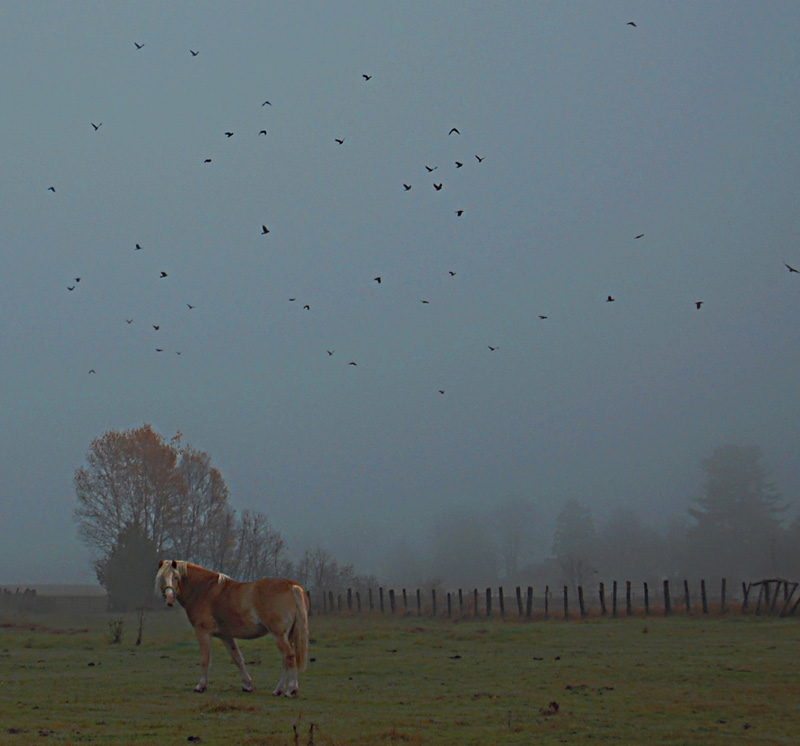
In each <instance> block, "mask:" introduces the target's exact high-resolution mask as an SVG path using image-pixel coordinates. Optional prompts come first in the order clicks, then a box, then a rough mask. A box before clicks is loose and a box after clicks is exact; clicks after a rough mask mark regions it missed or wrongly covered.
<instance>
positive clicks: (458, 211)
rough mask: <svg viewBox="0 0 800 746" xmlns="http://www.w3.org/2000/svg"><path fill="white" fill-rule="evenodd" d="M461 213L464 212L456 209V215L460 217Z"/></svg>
mask: <svg viewBox="0 0 800 746" xmlns="http://www.w3.org/2000/svg"><path fill="white" fill-rule="evenodd" d="M463 214H464V211H463V210H456V215H458V217H461V216H462V215H463Z"/></svg>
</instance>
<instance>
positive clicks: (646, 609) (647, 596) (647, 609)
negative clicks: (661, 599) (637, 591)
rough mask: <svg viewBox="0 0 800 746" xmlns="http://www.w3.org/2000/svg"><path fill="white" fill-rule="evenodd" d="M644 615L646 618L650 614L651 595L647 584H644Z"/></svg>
mask: <svg viewBox="0 0 800 746" xmlns="http://www.w3.org/2000/svg"><path fill="white" fill-rule="evenodd" d="M644 613H645V616H646V615H648V614H649V613H650V593H649V591H648V590H647V583H645V584H644Z"/></svg>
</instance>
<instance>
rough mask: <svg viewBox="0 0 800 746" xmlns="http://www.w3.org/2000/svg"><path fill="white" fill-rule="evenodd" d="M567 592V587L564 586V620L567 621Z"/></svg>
mask: <svg viewBox="0 0 800 746" xmlns="http://www.w3.org/2000/svg"><path fill="white" fill-rule="evenodd" d="M568 593H569V590H568V588H567V586H566V585H565V586H564V619H569V597H568Z"/></svg>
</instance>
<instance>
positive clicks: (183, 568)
mask: <svg viewBox="0 0 800 746" xmlns="http://www.w3.org/2000/svg"><path fill="white" fill-rule="evenodd" d="M172 562H173V560H164V562H163V563H162V565H161V567H159V568H158V572H157V573H156V593H158V592H159V591H160V590H161V580H162V578H163V577H164V575H166V573H167V570H168V569H170V568H171V567H172ZM174 562H175V563H176V564H177V565H178V567H177V570H178V575H179V576H180V577H182V578H185V577H187V575H188V574H189V566H191V567H194V568H197V569H198V570H202V571H203V572H204V573H210V574H211V575H216V576H217V582H218V583H224V582H225V581H226V580H231V578H230V577H229V576H228V575H225V574H224V573H221V572H216V571H214V570H209V569H207V568H205V567H202V566H201V565H195V564H192V563H191V562H187V561H186V560H174Z"/></svg>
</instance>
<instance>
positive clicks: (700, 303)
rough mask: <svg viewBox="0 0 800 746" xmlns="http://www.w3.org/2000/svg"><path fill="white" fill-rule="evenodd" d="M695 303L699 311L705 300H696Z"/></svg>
mask: <svg viewBox="0 0 800 746" xmlns="http://www.w3.org/2000/svg"><path fill="white" fill-rule="evenodd" d="M694 305H695V308H697V310H698V311H699V310H700V306H702V305H703V301H701V300H698V301H695V304H694Z"/></svg>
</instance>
